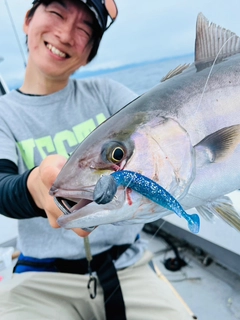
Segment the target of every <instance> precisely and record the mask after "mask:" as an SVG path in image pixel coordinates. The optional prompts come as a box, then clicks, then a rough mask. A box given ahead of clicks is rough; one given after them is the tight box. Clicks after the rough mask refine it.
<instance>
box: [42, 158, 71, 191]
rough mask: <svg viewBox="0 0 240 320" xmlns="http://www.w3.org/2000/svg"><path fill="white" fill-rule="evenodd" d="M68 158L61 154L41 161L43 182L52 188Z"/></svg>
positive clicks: (48, 187)
mask: <svg viewBox="0 0 240 320" xmlns="http://www.w3.org/2000/svg"><path fill="white" fill-rule="evenodd" d="M66 161H67V159H66V158H65V157H63V156H60V155H52V156H48V157H47V158H46V159H44V160H43V162H42V163H41V165H40V167H39V170H40V176H41V180H42V182H43V184H44V185H45V186H46V188H47V189H50V188H51V186H52V185H53V183H54V182H55V180H56V178H57V176H58V174H59V172H60V171H61V169H62V167H63V166H64V164H65V163H66Z"/></svg>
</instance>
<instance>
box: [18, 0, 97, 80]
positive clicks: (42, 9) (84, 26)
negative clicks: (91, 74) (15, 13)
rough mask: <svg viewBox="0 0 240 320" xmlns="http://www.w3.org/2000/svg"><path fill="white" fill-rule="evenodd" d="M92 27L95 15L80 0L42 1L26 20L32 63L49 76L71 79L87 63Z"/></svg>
mask: <svg viewBox="0 0 240 320" xmlns="http://www.w3.org/2000/svg"><path fill="white" fill-rule="evenodd" d="M92 26H93V16H92V14H91V12H90V11H89V10H88V8H87V7H86V6H85V5H84V4H82V3H81V2H80V1H78V2H75V1H71V0H59V1H53V2H52V3H50V4H49V5H47V6H44V5H42V4H41V5H40V6H39V7H38V8H37V9H36V11H35V13H34V16H33V17H32V18H30V19H26V21H25V23H24V31H25V33H26V34H27V35H28V48H29V64H30V66H31V67H33V68H36V69H38V71H40V72H41V73H43V74H45V76H47V77H50V78H52V77H53V78H56V77H57V78H59V77H60V78H62V79H66V78H68V77H69V76H70V75H71V74H72V73H74V71H76V70H77V69H78V68H80V67H81V66H83V65H85V64H86V63H87V59H88V56H89V53H90V52H91V49H92V45H93V43H92V41H91V39H92V34H93V30H92Z"/></svg>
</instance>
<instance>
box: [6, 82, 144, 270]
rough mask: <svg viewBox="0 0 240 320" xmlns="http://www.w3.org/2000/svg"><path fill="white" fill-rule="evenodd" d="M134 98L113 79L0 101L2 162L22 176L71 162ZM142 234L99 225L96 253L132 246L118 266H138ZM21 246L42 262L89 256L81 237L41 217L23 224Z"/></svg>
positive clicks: (94, 237)
mask: <svg viewBox="0 0 240 320" xmlns="http://www.w3.org/2000/svg"><path fill="white" fill-rule="evenodd" d="M135 97H136V95H135V94H134V93H133V92H132V91H130V90H129V89H128V88H126V87H124V86H122V85H121V84H119V83H117V82H115V81H113V80H109V79H88V80H70V81H69V83H68V85H67V86H66V87H65V88H64V89H63V90H61V91H60V92H57V93H53V94H50V95H47V96H28V95H23V94H21V93H19V92H17V91H15V90H14V91H12V92H10V93H9V94H7V95H5V96H3V97H1V98H0V146H1V147H0V159H8V160H11V161H13V162H14V163H15V164H16V165H17V166H18V170H19V173H20V174H21V173H23V172H24V171H26V170H27V169H31V168H33V167H34V166H38V165H39V164H40V163H41V161H42V160H43V159H44V158H45V157H46V156H47V155H50V154H56V153H57V154H62V155H64V156H66V157H67V156H68V154H70V153H71V152H73V150H74V149H75V148H76V146H77V145H78V144H79V143H80V142H81V141H82V140H83V139H84V138H85V137H86V136H87V135H88V134H89V133H90V132H91V131H92V130H93V129H94V128H95V127H96V126H97V125H99V124H100V123H101V122H102V121H104V120H105V119H106V118H108V117H109V116H110V115H112V114H113V113H115V112H116V111H117V110H119V109H120V108H121V107H123V106H124V105H126V104H127V103H128V102H130V101H131V100H133V99H134V98H135ZM141 229H142V225H138V224H137V225H130V226H113V225H104V226H99V227H98V228H97V229H96V230H94V231H93V232H92V234H91V235H90V236H89V240H90V244H91V251H92V254H93V255H94V254H97V253H100V252H102V251H105V250H107V249H109V248H110V247H111V246H113V245H121V244H126V243H133V245H132V246H131V247H130V248H129V249H128V250H127V251H126V252H125V253H124V254H123V255H122V256H121V257H120V258H119V259H118V261H117V262H116V267H117V268H123V267H127V266H129V265H131V264H133V263H135V262H136V261H137V260H138V259H139V258H140V257H141V256H142V254H143V252H144V250H145V248H146V243H145V242H144V241H142V240H141V239H140V240H138V241H135V238H136V236H137V234H138V233H139V232H140V231H141ZM134 241H135V242H134ZM18 247H19V250H20V251H21V252H22V253H23V254H24V255H26V256H31V257H35V258H39V259H41V258H50V257H61V258H65V259H80V258H83V257H85V250H84V245H83V239H82V238H80V237H79V236H77V235H76V234H75V233H74V232H73V231H71V230H65V229H62V228H60V229H53V228H52V227H51V226H50V225H49V223H48V220H47V219H46V218H42V217H37V218H31V219H24V220H19V239H18Z"/></svg>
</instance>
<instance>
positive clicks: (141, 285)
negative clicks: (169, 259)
mask: <svg viewBox="0 0 240 320" xmlns="http://www.w3.org/2000/svg"><path fill="white" fill-rule="evenodd" d="M116 17H117V7H116V5H115V3H114V1H113V0H106V1H101V0H85V1H83V0H82V1H81V0H59V1H51V0H42V1H41V0H39V1H38V0H37V1H34V2H33V6H32V8H31V9H30V10H29V11H28V12H27V14H26V17H25V20H24V26H23V28H24V32H25V33H26V37H27V45H28V50H29V57H28V64H27V68H26V73H25V78H24V82H23V84H22V86H21V87H20V88H19V89H17V90H13V91H12V92H10V93H9V94H7V95H5V96H3V97H1V98H0V145H1V148H0V212H1V214H3V215H5V216H7V217H10V218H14V219H18V220H19V239H18V248H19V250H20V251H21V255H20V257H19V259H18V262H17V265H16V268H15V271H14V274H13V277H12V279H11V281H9V282H8V283H6V285H4V284H2V285H1V286H0V318H1V320H15V319H18V320H23V319H24V320H25V319H34V320H35V319H36V320H37V319H58V320H60V319H63V320H66V319H71V320H73V319H85V320H95V319H99V320H103V319H111V320H124V319H129V320H134V319H137V320H140V319H144V320H146V319H151V320H155V319H156V320H160V319H164V320H167V319H174V320H175V319H178V320H181V319H182V320H187V319H190V316H189V315H188V313H187V312H186V311H185V309H184V307H183V306H182V305H181V303H180V302H179V301H178V299H177V298H176V297H175V295H174V294H173V293H172V291H171V289H170V288H169V287H168V285H167V284H166V283H165V282H164V281H161V280H159V279H158V278H157V276H156V275H155V274H154V272H153V271H152V270H151V269H150V267H149V265H148V262H149V260H150V259H151V255H150V254H149V252H148V251H147V250H146V249H147V245H146V243H145V242H144V241H142V240H141V238H140V237H139V232H140V231H141V229H142V226H141V225H132V226H121V227H120V226H113V225H106V226H100V227H98V228H97V229H96V230H94V231H93V232H92V234H91V235H90V236H89V241H90V247H91V251H92V255H93V259H92V261H91V262H90V264H89V263H88V261H87V259H86V252H85V248H84V241H83V238H81V236H86V235H87V232H86V231H84V230H80V229H75V230H65V229H61V228H59V226H58V224H57V218H58V217H59V216H60V215H62V212H61V211H60V210H59V209H58V207H57V206H56V204H55V203H54V200H53V198H52V197H51V196H50V195H49V189H50V187H51V185H52V184H53V182H54V181H55V179H56V177H57V175H58V173H59V171H60V169H61V168H62V166H63V165H64V163H65V162H66V158H67V155H68V154H70V153H71V152H73V150H74V149H75V148H76V146H77V145H78V144H79V143H80V142H81V141H82V140H83V139H84V138H85V137H86V136H87V135H88V134H89V132H90V131H92V130H93V129H94V128H95V127H96V126H97V125H98V124H100V123H101V122H102V121H104V119H106V118H107V117H109V116H111V115H112V114H113V113H115V112H116V111H118V110H119V109H120V108H121V107H123V106H124V105H125V104H127V103H128V102H129V101H131V100H132V99H134V98H135V97H136V95H135V94H134V93H133V92H131V91H130V90H129V89H128V88H126V87H124V86H122V85H121V84H119V83H117V82H114V81H112V80H107V79H88V80H73V79H70V76H71V74H73V73H74V72H75V71H76V70H77V69H79V68H80V67H82V66H84V65H86V64H87V63H88V62H90V61H91V60H92V59H93V58H94V57H95V55H96V53H97V50H98V47H99V44H100V41H101V38H102V36H103V34H104V32H105V31H106V29H107V28H108V27H109V25H110V24H111V23H112V22H113V21H114V20H115V18H116ZM91 272H94V273H93V275H92V274H91ZM89 273H90V278H89ZM88 285H90V293H89V292H88ZM95 286H96V288H95ZM95 289H96V290H95ZM91 290H93V291H91ZM92 298H94V299H92Z"/></svg>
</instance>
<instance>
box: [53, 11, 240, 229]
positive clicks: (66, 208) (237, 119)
mask: <svg viewBox="0 0 240 320" xmlns="http://www.w3.org/2000/svg"><path fill="white" fill-rule="evenodd" d="M239 52H240V39H239V37H237V36H236V35H235V34H234V33H232V32H230V31H228V30H226V29H223V28H221V27H219V26H216V25H215V24H209V22H208V21H207V19H206V18H205V17H204V16H203V15H202V14H199V16H198V19H197V34H196V42H195V62H194V63H193V64H192V65H191V66H189V67H187V66H184V67H183V68H181V67H180V68H176V70H173V71H172V72H171V73H169V74H168V75H167V76H166V77H165V78H164V81H163V82H161V83H160V84H159V85H157V86H156V87H154V88H153V89H152V90H150V91H149V92H147V93H145V94H143V95H142V96H141V97H139V98H137V99H136V100H134V101H133V102H131V103H130V104H128V105H127V106H126V107H124V108H123V109H121V110H120V111H119V112H118V113H116V114H115V115H113V116H112V117H111V118H109V119H108V120H107V121H105V122H104V123H103V124H101V125H100V126H99V127H98V128H97V129H95V130H94V131H93V132H92V133H91V134H90V135H89V136H88V137H87V138H86V139H85V140H84V141H83V142H82V143H81V144H80V145H79V147H78V148H77V149H76V151H75V152H74V153H73V154H72V155H71V157H70V158H69V160H68V162H67V163H66V165H65V166H64V167H63V169H62V171H61V172H60V174H59V176H58V178H57V180H56V181H55V183H54V185H53V186H52V188H51V190H50V194H51V195H53V196H54V197H55V199H56V202H57V204H58V206H59V207H60V208H61V209H62V211H63V212H64V213H65V214H64V215H63V216H62V217H60V218H59V220H58V222H59V224H60V225H61V226H62V227H64V228H72V227H80V228H90V227H95V226H98V225H101V224H107V223H115V224H132V223H147V222H151V221H154V220H158V219H159V218H161V217H163V216H165V215H168V214H170V213H171V211H168V210H166V209H165V208H163V207H161V206H159V205H157V204H156V203H154V202H152V201H151V200H149V199H147V198H146V197H144V196H142V195H141V194H140V193H137V192H135V191H134V190H131V189H128V188H127V189H126V188H123V187H119V188H118V191H117V193H116V196H115V197H114V199H113V200H112V201H111V202H109V203H106V204H100V205H99V204H97V203H95V202H94V201H93V191H94V187H95V185H96V184H97V182H98V181H99V179H100V178H101V176H102V175H109V174H111V173H112V172H114V171H117V170H130V171H133V172H138V173H140V174H141V175H144V176H146V177H148V178H150V179H151V180H154V181H155V182H157V183H158V184H160V185H161V186H162V187H163V188H164V189H166V190H167V191H168V192H169V193H170V194H171V195H172V196H173V197H175V198H176V199H178V201H179V202H180V203H181V206H182V207H183V208H184V209H190V208H193V207H195V208H196V209H197V210H198V212H200V213H201V214H202V215H203V216H205V217H207V218H208V219H211V217H212V216H213V215H215V214H216V215H219V216H221V217H222V218H223V219H224V220H225V221H227V222H228V223H229V224H230V225H232V226H233V227H235V228H236V229H238V230H240V217H239V215H238V213H237V212H236V211H235V209H234V208H233V206H232V204H231V201H230V200H229V198H228V197H226V196H224V195H226V194H228V193H230V192H232V191H234V190H236V189H239V188H240V54H239Z"/></svg>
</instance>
